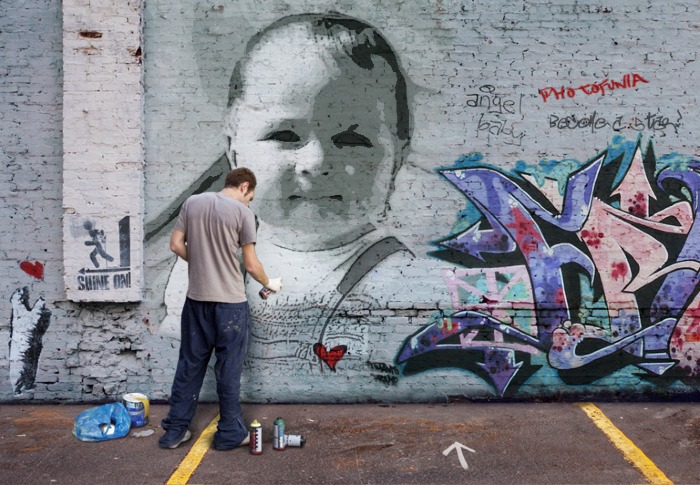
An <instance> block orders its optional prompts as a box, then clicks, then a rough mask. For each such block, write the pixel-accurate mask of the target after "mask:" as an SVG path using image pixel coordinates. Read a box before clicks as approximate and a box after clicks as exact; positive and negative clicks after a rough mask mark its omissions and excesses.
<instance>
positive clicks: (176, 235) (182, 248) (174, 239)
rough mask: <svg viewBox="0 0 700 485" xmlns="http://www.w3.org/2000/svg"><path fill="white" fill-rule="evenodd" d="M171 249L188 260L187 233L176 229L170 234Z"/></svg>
mask: <svg viewBox="0 0 700 485" xmlns="http://www.w3.org/2000/svg"><path fill="white" fill-rule="evenodd" d="M170 250H171V251H172V252H174V253H175V254H177V255H178V256H180V257H181V258H182V259H184V260H185V261H187V244H185V233H184V232H182V231H178V230H177V229H175V230H174V231H173V234H172V235H171V236H170Z"/></svg>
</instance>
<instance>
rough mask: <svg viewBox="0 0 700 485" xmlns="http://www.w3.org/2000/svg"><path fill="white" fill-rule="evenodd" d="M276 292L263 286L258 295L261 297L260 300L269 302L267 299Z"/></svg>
mask: <svg viewBox="0 0 700 485" xmlns="http://www.w3.org/2000/svg"><path fill="white" fill-rule="evenodd" d="M272 293H274V291H272V290H271V289H270V288H267V287H266V286H263V287H262V289H261V290H260V291H259V292H258V295H260V298H262V299H263V300H267V297H268V296H270V295H271V294H272Z"/></svg>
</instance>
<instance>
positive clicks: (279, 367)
mask: <svg viewBox="0 0 700 485" xmlns="http://www.w3.org/2000/svg"><path fill="white" fill-rule="evenodd" d="M256 250H257V253H258V256H259V258H260V260H261V261H263V264H265V266H266V267H268V268H275V270H278V271H281V272H282V273H283V274H285V275H288V276H286V277H285V278H284V279H283V282H284V286H283V289H282V291H281V292H280V293H277V294H272V295H271V296H270V297H269V298H268V299H267V300H263V299H261V298H260V296H259V295H258V291H259V289H260V286H259V285H258V284H257V283H256V282H254V281H252V280H250V281H248V283H247V292H248V301H249V304H250V310H251V316H252V319H253V325H252V327H251V335H250V342H249V345H248V354H247V360H246V372H245V373H244V376H243V394H244V397H248V398H251V399H254V400H261V399H262V400H264V399H275V400H287V401H297V400H303V399H308V398H309V396H313V398H314V399H316V400H320V401H324V400H329V399H330V400H338V399H341V400H342V399H345V400H347V399H351V400H352V399H357V400H358V401H359V400H367V399H391V398H400V396H401V395H404V396H405V394H406V393H405V389H401V388H402V387H404V386H406V385H410V384H411V383H410V382H405V381H404V382H402V381H399V371H398V369H397V368H396V367H395V366H394V353H393V352H392V351H391V350H390V349H393V350H396V349H398V348H399V347H400V346H401V343H402V341H403V340H404V339H405V338H406V336H407V335H409V334H411V333H413V332H414V331H415V330H416V329H418V328H419V327H420V325H421V324H424V323H425V321H426V318H427V317H426V316H422V317H421V315H428V314H429V313H431V312H434V311H435V310H438V309H440V308H448V307H449V305H450V294H449V291H448V289H447V286H446V285H445V283H444V281H443V278H442V270H443V269H444V268H441V265H440V264H439V263H438V262H437V261H435V260H430V259H428V258H419V257H416V256H415V255H414V254H413V253H412V252H411V251H410V250H409V249H408V248H407V247H406V246H405V245H403V244H402V243H401V242H400V241H399V240H398V239H396V238H395V237H393V236H391V235H389V234H388V233H387V232H386V231H379V230H376V231H373V232H371V233H369V234H366V235H365V236H363V237H362V238H360V239H358V240H356V241H354V242H352V243H350V244H347V245H344V246H341V247H338V248H335V249H330V250H324V251H311V252H300V251H293V250H289V249H285V248H281V247H279V246H276V245H274V244H272V243H271V241H269V240H268V239H266V237H265V233H264V230H262V229H261V231H260V233H259V240H258V243H257V244H256ZM186 268H187V264H186V263H184V262H182V261H178V263H177V264H176V265H175V268H174V270H173V273H172V275H171V278H170V281H169V283H168V288H167V290H166V302H167V303H168V317H167V318H166V321H164V324H163V325H162V326H161V330H162V331H163V332H173V331H175V329H176V328H177V326H175V325H174V322H175V321H176V320H178V321H179V316H178V315H179V312H180V307H181V303H182V300H183V299H184V294H185V292H186V284H187V278H186V277H187V269H186ZM416 278H420V279H421V280H422V281H423V282H424V284H423V285H421V286H420V287H417V286H416V285H410V286H409V285H407V284H406V282H407V281H408V280H409V279H410V280H413V281H415V280H416ZM419 380H421V381H422V380H423V379H419ZM438 383H439V380H435V379H433V380H431V381H430V383H429V384H428V385H425V386H421V388H420V390H419V391H418V392H419V393H424V394H425V395H426V396H430V395H433V394H434V390H431V388H434V387H435V386H436V385H437V384H438ZM329 386H332V390H333V392H329ZM392 390H393V391H394V392H392ZM246 393H248V395H247V396H246Z"/></svg>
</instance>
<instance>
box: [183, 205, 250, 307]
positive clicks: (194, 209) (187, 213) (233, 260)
mask: <svg viewBox="0 0 700 485" xmlns="http://www.w3.org/2000/svg"><path fill="white" fill-rule="evenodd" d="M175 229H177V230H178V231H182V232H183V233H184V234H185V241H186V242H187V259H188V274H189V287H188V289H187V296H188V297H189V298H191V299H193V300H198V301H214V302H221V303H242V302H244V301H246V300H247V299H246V294H245V283H244V281H243V273H242V272H241V266H240V263H239V261H238V249H239V248H240V247H241V246H244V245H246V244H249V243H255V237H256V231H255V216H254V215H253V211H251V210H250V209H249V208H248V207H246V206H245V205H244V204H242V203H241V202H238V201H237V200H235V199H232V198H231V197H227V196H225V195H223V194H221V193H215V192H205V193H202V194H198V195H193V196H191V197H189V198H188V199H187V200H186V201H185V203H184V204H182V208H181V209H180V216H179V217H178V219H177V223H176V224H175Z"/></svg>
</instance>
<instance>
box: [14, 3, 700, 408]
mask: <svg viewBox="0 0 700 485" xmlns="http://www.w3.org/2000/svg"><path fill="white" fill-rule="evenodd" d="M695 7H696V6H695V5H694V3H692V2H687V1H679V2H673V3H671V4H663V5H662V4H660V3H659V2H653V1H651V0H649V1H642V2H639V1H631V0H622V1H618V2H609V3H600V2H598V3H595V2H587V3H581V2H577V1H574V0H560V1H558V2H554V3H553V2H551V1H544V0H542V1H527V2H520V3H512V2H489V1H486V0H483V1H481V0H479V1H462V2H458V1H434V2H428V1H425V2H422V1H421V2H418V1H404V2H396V1H389V0H386V1H384V0H379V1H377V0H374V1H369V0H359V1H358V0H354V1H340V2H339V1H337V0H313V1H312V0H300V1H298V2H286V1H283V0H269V1H261V0H237V1H228V0H227V1H213V0H212V1H208V0H202V1H197V0H152V1H149V2H146V3H145V5H142V2H130V1H124V2H113V1H106V0H105V1H101V2H94V1H91V2H85V1H83V2H80V1H70V0H69V1H64V2H62V5H61V4H60V2H56V1H50V0H45V1H38V2H27V1H21V0H10V1H7V2H2V4H0V26H2V29H0V42H1V43H2V45H1V47H2V49H1V51H0V59H1V60H2V62H0V78H2V79H3V81H4V82H3V83H2V85H1V86H0V100H2V108H0V140H1V143H0V162H2V163H3V167H4V168H5V170H4V174H3V175H2V176H1V177H0V191H1V192H2V196H3V197H2V201H3V202H2V205H0V214H1V215H2V217H3V220H4V221H6V226H5V227H4V234H5V236H4V237H3V238H2V239H1V240H0V254H1V255H2V258H0V264H2V267H3V274H6V275H8V277H7V278H6V279H4V280H3V282H2V283H0V291H1V292H2V297H1V301H0V312H2V315H5V319H4V321H0V343H2V342H8V341H9V340H10V336H9V335H10V329H11V322H12V319H13V318H14V317H16V315H14V314H13V306H12V304H11V303H10V299H11V296H12V295H13V294H14V293H15V292H16V291H17V290H18V289H21V288H23V287H27V288H28V292H29V304H30V306H31V305H34V304H35V302H37V301H38V299H39V298H40V297H42V298H44V299H45V302H46V307H47V308H49V309H50V311H51V322H50V325H49V327H48V329H47V331H46V334H45V335H44V338H43V344H44V345H43V350H42V353H41V357H40V359H39V364H38V369H37V375H36V382H35V386H36V387H35V388H34V389H32V390H25V391H24V392H23V393H22V394H20V395H15V394H14V392H13V384H14V383H12V382H10V367H11V366H10V361H9V359H10V357H9V352H8V346H7V345H0V401H7V400H18V399H19V400H22V399H27V400H28V399H34V400H46V401H57V400H60V401H66V400H68V401H71V400H73V401H95V400H105V399H117V398H118V397H119V396H120V394H122V393H124V392H127V391H141V392H146V393H147V394H149V396H151V397H152V399H165V398H167V396H168V393H169V387H170V383H171V379H172V375H173V372H174V368H175V362H176V359H177V346H178V339H177V338H175V337H173V336H172V335H167V334H164V333H163V332H162V331H161V330H162V329H161V327H162V324H163V318H164V316H165V305H164V303H163V294H164V291H165V287H166V284H167V281H168V276H169V272H170V269H171V267H172V260H171V259H170V258H171V255H170V253H169V250H168V247H167V236H163V237H161V238H160V239H157V240H150V241H148V242H147V243H146V248H145V250H143V251H142V250H141V248H140V241H141V240H142V237H143V232H142V231H143V223H144V222H146V223H147V222H149V221H150V220H151V219H152V218H153V217H155V216H156V215H157V214H159V213H160V211H161V210H162V209H163V208H165V207H166V206H168V205H169V204H171V203H172V201H173V198H174V197H175V196H176V195H177V194H179V193H181V192H182V191H183V190H184V189H185V188H186V187H187V186H188V185H189V184H190V183H192V181H193V180H195V179H196V178H197V177H198V176H199V175H200V174H201V171H202V168H203V167H204V166H206V165H208V164H210V163H211V162H213V161H214V160H216V159H217V158H218V157H219V156H220V155H221V154H222V153H223V150H224V148H225V138H224V137H223V136H222V134H221V121H222V119H223V116H224V113H225V106H224V100H225V96H226V89H227V83H228V77H229V75H230V70H231V69H232V67H233V63H234V62H235V60H236V59H238V58H239V57H240V55H241V54H242V52H243V47H244V44H245V42H246V41H247V39H248V38H249V37H250V36H251V35H253V34H254V33H255V32H257V31H259V30H260V29H262V28H264V27H265V26H266V25H268V24H269V23H270V22H272V21H274V20H276V19H277V18H280V17H282V16H285V15H290V14H294V13H301V12H309V11H325V10H336V11H340V12H342V13H347V14H349V15H353V16H356V17H358V18H362V19H363V20H366V21H368V22H369V23H371V24H372V25H375V26H376V27H378V28H379V29H380V30H381V31H382V32H383V33H384V34H385V35H386V37H387V38H388V40H389V41H390V42H391V44H392V45H393V46H394V48H395V49H396V50H397V52H398V54H399V56H400V58H401V60H402V63H403V66H404V69H405V70H406V73H407V75H408V78H409V79H410V82H411V84H412V85H413V91H412V92H413V95H414V96H413V104H412V112H413V124H414V132H413V140H412V150H411V153H410V155H409V158H408V160H407V163H406V165H405V167H404V170H403V171H402V172H401V173H400V174H399V178H398V179H397V191H396V193H395V194H394V197H393V199H392V201H391V202H392V207H394V208H396V209H397V210H398V211H399V214H400V215H399V216H397V217H396V218H395V220H392V221H391V223H392V229H393V230H394V231H395V232H396V233H398V234H400V235H401V237H402V240H404V241H405V242H406V243H407V244H409V245H410V247H411V249H412V250H413V251H414V252H415V253H416V254H419V255H425V253H426V252H427V251H430V250H432V249H434V248H433V246H432V245H431V244H430V242H431V241H434V240H436V239H439V238H441V237H444V236H446V235H447V234H448V233H449V231H450V229H451V228H452V226H453V224H454V222H455V219H456V217H457V213H458V212H459V211H460V210H461V209H463V207H464V203H465V200H464V198H463V197H462V196H461V194H459V193H458V191H457V190H455V189H454V188H453V187H452V186H451V185H450V184H448V183H446V182H445V181H444V180H442V179H441V178H440V177H438V176H437V175H436V174H435V172H434V170H435V169H436V168H438V167H442V166H449V165H451V164H452V163H454V161H455V160H456V159H457V158H458V157H460V156H461V155H464V154H468V153H470V152H478V153H480V154H482V155H483V160H484V162H486V163H490V164H492V165H495V166H498V167H501V168H503V169H504V170H511V169H512V168H513V167H514V166H515V165H516V164H517V163H518V162H519V161H524V162H526V163H529V164H536V163H537V162H538V161H539V160H566V159H575V160H579V161H584V160H587V159H590V158H591V157H593V156H594V155H595V154H596V153H598V152H599V151H600V150H602V149H604V148H605V147H607V146H608V144H609V143H610V142H611V139H612V138H613V137H614V136H615V135H617V134H621V135H623V136H625V137H627V138H631V139H634V138H635V137H636V136H637V133H638V132H637V130H636V129H635V126H634V122H633V119H634V118H635V117H637V118H639V119H645V117H646V116H647V114H648V113H651V114H653V115H660V116H662V117H664V118H668V119H669V120H670V121H671V122H673V123H677V125H678V126H677V127H676V128H673V127H671V126H668V127H666V128H665V129H659V130H657V131H655V132H654V130H650V129H646V130H645V131H644V132H643V135H644V140H646V139H647V138H648V137H649V136H650V135H653V136H654V141H655V146H656V149H657V154H666V153H673V152H677V153H681V154H684V155H687V156H691V157H692V156H695V155H697V154H699V153H700V140H699V139H698V138H697V137H696V136H695V134H696V133H698V132H699V131H698V128H699V127H700V126H698V123H700V121H698V118H697V117H696V116H694V114H695V111H696V110H697V104H698V97H697V91H698V89H697V84H698V67H697V53H696V49H695V47H694V46H697V45H698V43H699V42H698V41H699V40H700V39H699V38H698V37H699V36H700V31H698V29H697V28H696V26H697V23H698V21H700V17H699V15H700V14H698V12H697V9H696V8H695ZM142 9H143V14H141V11H142ZM142 21H143V28H144V34H143V37H142V34H141V25H142ZM61 26H62V29H61ZM81 32H82V33H83V34H84V35H83V36H81ZM93 32H95V33H101V34H102V36H101V37H95V36H93V34H92V33H93ZM139 47H140V48H141V54H142V56H139V55H138V54H139V52H138V49H139ZM141 57H142V58H143V63H140V61H141ZM631 73H638V74H639V75H641V76H643V77H644V78H645V79H647V80H648V81H649V82H648V83H644V84H640V85H638V86H636V87H635V88H634V89H627V90H619V91H615V92H614V93H608V94H606V95H605V96H598V95H585V94H584V93H582V92H580V91H577V92H576V95H575V96H574V97H572V98H566V99H561V100H555V99H553V98H550V99H548V100H547V102H544V101H543V99H542V97H541V95H540V94H538V90H539V89H542V88H545V87H550V86H551V87H555V88H557V89H559V88H561V87H570V88H574V87H577V86H580V85H584V84H588V83H593V82H600V81H602V80H603V79H605V78H609V79H615V80H621V79H622V77H623V76H624V75H626V74H631ZM144 74H145V89H144V86H143V84H142V77H143V76H144ZM270 82H271V83H274V82H275V79H274V77H272V78H271V79H270ZM488 86H492V87H493V90H492V92H491V91H490V90H491V88H489V87H488ZM477 96H480V97H482V98H477ZM483 97H487V98H488V99H489V100H490V101H491V102H492V103H495V102H496V100H497V99H498V100H499V101H500V102H501V103H505V102H508V101H512V102H513V105H512V106H513V108H514V111H515V112H514V113H507V112H502V111H501V112H499V113H495V112H493V111H494V110H492V111H491V112H489V110H488V109H486V108H483V107H478V106H474V104H475V101H474V100H475V99H483ZM515 107H517V109H516V108H515ZM144 110H145V114H144ZM594 113H595V115H596V117H597V118H598V119H601V118H602V119H604V120H605V121H606V123H608V124H607V125H606V126H605V127H604V128H600V129H597V128H595V127H594V128H591V127H590V126H589V127H587V128H573V129H565V128H560V127H558V126H557V124H556V123H555V124H554V125H552V124H551V122H552V120H556V119H562V118H566V117H567V116H571V115H574V116H576V117H577V118H578V119H580V118H581V117H585V116H588V117H590V116H592V115H593V114H594ZM618 118H620V119H622V120H623V126H622V128H621V130H620V131H615V130H613V129H612V126H611V125H612V123H613V122H614V121H616V120H617V119H618ZM511 130H512V131H511ZM37 134H40V135H41V136H38V135H37ZM144 136H145V140H144ZM144 162H147V163H146V164H144ZM142 176H144V177H145V182H144V181H142V180H141V177H142ZM126 215H129V216H130V217H131V218H132V219H131V221H132V222H133V223H132V224H131V225H130V230H131V231H132V232H131V238H130V240H131V243H132V250H133V251H134V252H133V253H132V257H131V264H132V265H134V266H133V269H132V280H131V285H132V286H131V288H130V289H131V290H133V291H131V292H129V293H128V295H125V293H124V292H117V291H115V290H114V289H113V288H111V287H110V290H108V291H97V292H95V293H93V294H92V295H89V296H86V295H85V294H84V293H83V294H80V293H79V292H78V290H76V289H75V287H74V285H75V284H76V279H75V278H76V273H78V272H79V270H80V269H84V268H85V267H86V265H89V264H90V260H89V259H87V260H86V258H87V255H88V254H89V250H87V246H85V244H84V243H85V241H86V240H88V237H86V233H84V232H80V231H81V228H83V225H82V224H83V222H84V220H85V219H90V220H92V221H95V222H97V223H98V225H101V226H102V227H105V228H107V229H108V230H111V231H114V229H110V228H111V225H112V224H114V223H115V221H117V220H119V219H120V218H122V217H123V216H126ZM61 218H63V221H62V223H61V222H60V221H61ZM59 227H62V229H61V230H59ZM108 236H109V244H112V241H114V238H115V237H117V236H115V233H114V232H111V233H109V234H108ZM108 248H109V249H110V250H111V248H112V246H108ZM64 258H65V267H64ZM23 262H24V263H29V264H31V265H32V266H31V268H38V266H36V262H40V263H41V264H42V266H43V268H44V273H43V278H41V279H39V278H36V277H34V276H32V275H31V274H29V273H27V271H26V270H23V269H22V268H20V263H23ZM142 262H143V264H144V265H145V269H144V272H143V277H141V276H140V274H141V271H140V268H139V265H140V264H141V263H142ZM435 264H438V263H437V262H436V263H435ZM24 267H25V268H29V267H28V266H26V265H25V266H24ZM436 274H439V271H438V272H436ZM283 276H284V277H286V278H294V277H298V276H299V275H295V274H292V273H290V274H285V275H283ZM401 278H402V280H401V282H402V285H403V286H404V287H405V288H407V289H410V290H411V291H410V292H406V293H403V294H397V295H395V298H393V299H391V301H389V302H387V304H386V308H380V309H372V310H371V311H369V310H368V311H367V314H366V315H365V316H366V317H367V318H368V320H369V321H370V322H371V328H372V335H373V338H375V339H376V340H375V347H374V351H373V353H372V355H371V359H370V360H371V362H373V363H375V364H377V365H376V367H375V368H372V369H369V371H371V372H370V373H371V374H373V375H374V374H376V375H378V376H384V377H386V378H387V379H388V378H389V377H391V376H392V375H393V374H392V371H391V370H388V371H387V370H386V369H384V370H382V367H381V365H379V364H391V362H392V359H393V358H394V356H395V354H396V350H397V349H398V347H399V346H400V345H401V344H402V342H403V340H404V338H405V337H406V336H408V335H410V334H411V333H413V332H415V331H416V330H418V329H419V328H421V327H422V326H423V325H425V324H427V323H428V322H430V320H431V318H432V317H433V315H434V310H435V309H436V308H438V307H440V306H441V305H443V304H445V302H444V301H441V300H442V298H443V297H444V296H446V295H440V296H439V297H434V298H431V290H430V287H431V286H430V285H426V281H425V271H423V267H419V266H416V267H412V268H405V269H404V271H403V273H402V276H401ZM64 280H65V281H64ZM432 283H433V284H437V283H436V282H434V281H433V282H432ZM438 283H439V282H438ZM141 290H143V291H142V292H141ZM66 291H67V293H68V294H67V295H66V294H65V293H66ZM66 296H67V297H66ZM139 299H142V301H141V302H140V303H129V302H134V301H136V300H139ZM71 300H75V301H71ZM85 300H95V303H89V302H87V301H85ZM105 300H106V301H108V302H113V303H103V302H102V301H105ZM120 300H121V301H122V302H119V301H120ZM448 303H449V302H448ZM596 311H597V310H594V311H593V312H592V313H595V312H596ZM517 312H521V313H522V314H523V318H527V317H528V316H529V310H528V309H527V308H522V309H516V313H517ZM249 364H250V363H249ZM253 370H254V371H251V369H250V366H249V369H248V370H247V371H246V373H245V375H244V388H243V391H244V396H245V398H246V399H249V400H266V399H272V400H285V401H313V400H317V401H331V402H333V401H341V400H345V401H352V400H363V399H364V400H369V399H376V400H389V399H394V400H413V399H445V398H446V397H447V396H449V395H461V396H468V397H473V398H490V397H493V389H492V388H491V387H490V386H489V385H487V384H486V383H485V382H484V381H483V380H482V379H480V378H478V377H475V376H474V375H472V374H469V373H466V372H464V371H461V370H449V369H448V370H445V369H443V370H439V371H435V372H432V373H430V375H429V376H426V375H423V376H417V377H409V378H402V380H401V384H400V385H399V386H394V385H391V383H390V382H388V383H386V384H383V383H382V382H381V381H377V383H378V386H377V387H376V388H375V389H376V391H375V392H369V391H367V392H364V391H363V392H361V393H355V391H356V388H355V387H353V385H352V379H353V378H356V377H357V376H350V377H349V378H348V379H346V380H345V382H340V381H332V382H333V385H332V386H329V385H328V382H331V381H330V380H329V379H327V377H328V376H322V377H321V378H319V376H314V377H308V376H305V375H304V374H301V373H299V374H294V373H293V372H292V371H290V372H289V373H287V374H285V377H284V378H280V374H279V373H278V370H277V369H266V368H265V367H264V366H257V367H255V366H254V369H253ZM210 374H211V373H210ZM304 390H307V391H308V392H304ZM577 392H582V393H592V394H596V393H597V394H599V395H609V396H612V395H618V396H619V395H624V394H626V393H628V394H631V395H634V394H635V393H639V392H645V393H649V394H652V395H653V394H654V393H655V392H659V393H663V392H665V391H664V390H662V389H661V388H656V387H654V386H651V385H649V384H648V383H642V384H640V382H639V380H638V379H637V378H636V377H634V376H633V375H632V372H631V371H630V372H625V373H623V374H622V375H618V374H612V375H611V376H609V377H608V378H606V379H604V380H602V381H597V382H595V383H593V384H591V385H588V386H584V387H582V388H577V387H576V386H570V385H565V384H563V383H562V381H561V379H560V378H559V377H558V376H557V375H556V373H555V372H553V371H552V370H548V369H546V368H545V369H542V370H540V371H538V372H537V373H536V374H534V376H533V377H532V378H530V379H529V380H528V381H527V384H526V385H525V386H524V387H523V388H522V389H521V392H520V394H519V397H538V398H547V397H561V396H567V395H568V396H574V395H576V393H577ZM202 398H203V400H211V399H215V391H214V385H213V380H212V378H211V375H209V376H208V378H207V381H206V383H205V387H204V391H203V395H202Z"/></svg>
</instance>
